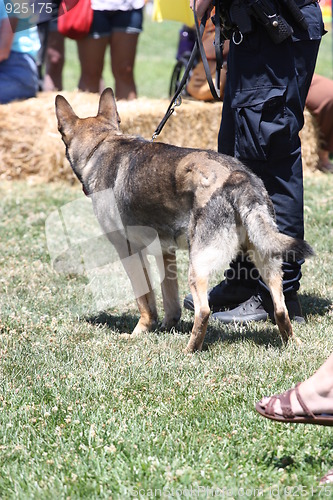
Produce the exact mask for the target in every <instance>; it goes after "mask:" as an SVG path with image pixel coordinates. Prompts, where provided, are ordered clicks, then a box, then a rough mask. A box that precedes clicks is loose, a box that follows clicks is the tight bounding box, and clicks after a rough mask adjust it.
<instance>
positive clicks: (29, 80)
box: [0, 51, 38, 104]
mask: <svg viewBox="0 0 333 500" xmlns="http://www.w3.org/2000/svg"><path fill="white" fill-rule="evenodd" d="M37 91H38V73H37V66H36V63H35V61H34V60H33V58H32V57H30V56H29V55H28V54H21V53H20V52H14V51H11V53H10V56H9V58H8V59H6V60H5V61H2V62H1V63H0V104H6V103H8V102H11V101H15V100H16V99H28V98H29V97H35V96H36V92H37Z"/></svg>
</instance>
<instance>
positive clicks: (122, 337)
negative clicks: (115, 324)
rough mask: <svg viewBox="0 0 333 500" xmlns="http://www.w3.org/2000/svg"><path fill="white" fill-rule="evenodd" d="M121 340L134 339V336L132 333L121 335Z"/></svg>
mask: <svg viewBox="0 0 333 500" xmlns="http://www.w3.org/2000/svg"><path fill="white" fill-rule="evenodd" d="M119 338H120V339H122V340H130V339H131V338H132V335H131V334H130V333H121V334H120V335H119Z"/></svg>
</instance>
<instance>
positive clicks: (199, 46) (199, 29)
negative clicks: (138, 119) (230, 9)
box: [152, 0, 223, 140]
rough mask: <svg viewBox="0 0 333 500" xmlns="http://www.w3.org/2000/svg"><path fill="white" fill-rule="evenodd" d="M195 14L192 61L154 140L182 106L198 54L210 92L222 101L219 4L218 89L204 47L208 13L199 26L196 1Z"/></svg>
mask: <svg viewBox="0 0 333 500" xmlns="http://www.w3.org/2000/svg"><path fill="white" fill-rule="evenodd" d="M193 13H194V21H195V28H196V34H197V36H196V41H195V44H194V47H193V50H192V52H191V56H190V59H189V61H188V63H187V66H186V68H185V71H184V74H183V77H182V79H181V81H180V83H179V85H178V88H177V90H176V92H175V94H174V95H173V97H172V99H171V102H170V104H169V107H168V109H167V111H166V113H165V115H164V117H163V119H162V121H161V122H160V124H159V125H158V127H157V128H156V130H155V132H154V133H153V136H152V140H154V139H156V137H157V136H158V135H159V134H160V133H161V131H162V129H163V127H164V125H165V124H166V122H167V121H168V119H169V118H170V116H171V115H172V113H173V112H174V111H175V108H176V107H177V106H180V105H181V103H182V99H181V95H180V94H181V93H182V91H183V89H184V87H185V85H186V82H187V78H188V76H189V74H190V71H191V69H192V67H193V65H194V61H195V59H196V57H197V55H198V53H200V56H201V60H202V62H203V65H204V69H205V73H206V77H207V81H208V85H209V88H210V91H211V93H212V96H213V97H214V99H216V100H219V99H220V70H221V68H222V64H223V55H222V50H221V47H223V43H222V44H221V41H220V37H221V33H220V26H219V18H220V15H219V14H220V13H219V2H216V6H215V18H216V25H215V52H216V87H217V88H216V87H215V86H214V83H213V81H212V78H211V74H210V69H209V65H208V61H207V57H206V53H205V49H204V46H203V43H202V35H203V33H204V31H205V27H206V22H207V13H205V14H204V15H203V17H202V19H201V23H200V26H199V20H198V16H197V14H196V12H195V0H194V2H193Z"/></svg>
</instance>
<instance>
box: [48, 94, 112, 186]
mask: <svg viewBox="0 0 333 500" xmlns="http://www.w3.org/2000/svg"><path fill="white" fill-rule="evenodd" d="M55 108H56V115H57V119H58V130H59V132H60V133H61V137H62V140H63V142H64V143H65V146H66V155H67V158H68V160H69V162H70V164H71V166H72V168H73V170H74V172H75V173H76V175H77V176H78V178H79V179H80V180H81V181H82V177H83V172H82V171H83V169H84V166H85V163H86V161H87V160H88V159H89V157H90V156H91V154H92V152H93V151H94V149H95V148H96V146H97V145H98V144H99V143H100V142H101V141H103V139H104V138H106V137H107V136H109V135H110V134H112V133H114V134H117V135H118V134H120V133H121V132H120V130H119V124H120V118H119V115H118V112H117V106H116V101H115V98H114V94H113V91H112V89H110V88H107V89H105V90H104V91H103V93H102V95H101V97H100V100H99V107H98V113H97V116H94V117H89V118H79V117H78V116H77V115H76V114H75V113H74V111H73V109H72V107H71V106H70V104H69V103H68V101H67V100H66V99H65V98H64V97H63V96H62V95H57V96H56V100H55Z"/></svg>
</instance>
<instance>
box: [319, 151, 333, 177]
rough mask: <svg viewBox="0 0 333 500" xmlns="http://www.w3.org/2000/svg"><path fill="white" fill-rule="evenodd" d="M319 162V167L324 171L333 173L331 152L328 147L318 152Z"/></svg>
mask: <svg viewBox="0 0 333 500" xmlns="http://www.w3.org/2000/svg"><path fill="white" fill-rule="evenodd" d="M318 156H319V162H318V168H319V170H322V171H323V172H325V173H327V172H330V173H333V163H332V162H331V160H330V153H329V151H327V150H326V149H320V150H319V152H318Z"/></svg>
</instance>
